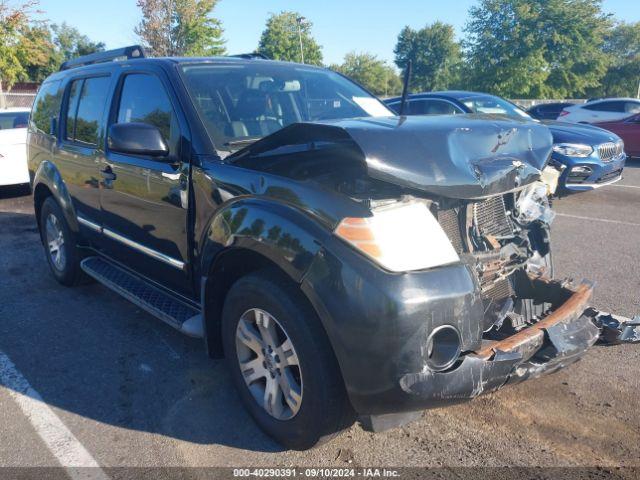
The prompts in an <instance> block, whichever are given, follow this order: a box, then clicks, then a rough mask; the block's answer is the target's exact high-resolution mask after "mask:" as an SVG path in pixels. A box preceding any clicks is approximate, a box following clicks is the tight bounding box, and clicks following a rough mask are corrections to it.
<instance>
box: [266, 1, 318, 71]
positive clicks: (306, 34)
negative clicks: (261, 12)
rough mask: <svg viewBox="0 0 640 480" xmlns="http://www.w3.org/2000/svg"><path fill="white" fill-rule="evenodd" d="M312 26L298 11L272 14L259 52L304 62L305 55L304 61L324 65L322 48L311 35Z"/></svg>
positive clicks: (286, 59) (290, 60)
mask: <svg viewBox="0 0 640 480" xmlns="http://www.w3.org/2000/svg"><path fill="white" fill-rule="evenodd" d="M312 26H313V24H312V23H311V22H308V21H306V19H304V18H303V17H302V16H301V15H300V14H299V13H298V12H281V13H279V14H271V16H270V17H269V19H268V20H267V26H266V28H265V29H264V31H263V32H262V36H261V37H260V44H259V46H258V52H260V53H262V54H264V55H266V56H267V57H269V58H272V59H274V60H285V61H289V62H302V60H303V59H302V57H303V56H304V63H308V64H311V65H322V48H321V47H320V45H318V43H317V42H316V41H315V40H314V38H313V37H312V36H311V27H312ZM301 41H302V51H301V50H300V42H301Z"/></svg>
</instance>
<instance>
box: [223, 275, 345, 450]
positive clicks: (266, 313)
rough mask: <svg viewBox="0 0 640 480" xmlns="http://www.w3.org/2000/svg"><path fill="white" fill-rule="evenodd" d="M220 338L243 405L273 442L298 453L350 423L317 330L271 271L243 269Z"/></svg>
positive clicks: (292, 291)
mask: <svg viewBox="0 0 640 480" xmlns="http://www.w3.org/2000/svg"><path fill="white" fill-rule="evenodd" d="M222 335H223V343H224V351H225V356H226V361H227V363H228V365H229V368H230V370H231V374H232V378H233V381H234V383H235V386H236V388H237V389H238V391H239V394H240V396H241V398H242V401H243V403H244V405H245V406H246V408H247V409H248V410H249V413H250V414H251V415H252V416H253V418H254V419H255V421H256V423H257V424H258V425H259V426H260V428H261V429H262V430H263V431H265V432H266V433H267V434H268V435H269V436H271V437H273V438H274V439H275V440H277V441H278V442H279V443H280V444H282V445H284V446H285V447H287V448H292V449H296V450H305V449H308V448H311V447H313V446H315V445H317V444H319V443H322V442H323V441H325V440H327V439H329V438H331V437H332V436H333V435H334V434H335V433H337V432H339V431H340V430H342V429H344V428H346V427H348V426H350V425H351V424H352V423H353V421H354V414H353V410H352V408H351V405H350V404H349V402H348V400H347V396H346V392H345V388H344V385H343V381H342V376H341V374H340V369H339V367H338V364H337V361H336V359H335V357H334V354H333V351H332V349H331V345H330V343H329V341H328V339H327V337H326V334H325V332H324V329H323V328H322V325H321V324H320V321H319V319H318V318H317V316H316V315H315V312H314V311H313V310H312V309H311V308H310V307H309V305H308V304H307V302H306V301H305V299H304V298H303V297H302V294H301V293H300V291H299V290H298V289H297V286H295V285H292V284H291V283H290V282H289V281H288V280H287V279H286V278H283V277H282V276H281V275H280V274H279V272H277V271H271V270H266V271H262V272H259V273H255V274H251V275H248V276H246V277H244V278H241V279H240V280H238V281H237V282H236V283H235V284H234V285H233V286H232V288H231V290H230V291H229V293H228V295H227V297H226V299H225V304H224V309H223V316H222Z"/></svg>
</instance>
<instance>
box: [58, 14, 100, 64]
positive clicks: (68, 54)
mask: <svg viewBox="0 0 640 480" xmlns="http://www.w3.org/2000/svg"><path fill="white" fill-rule="evenodd" d="M51 32H52V37H53V43H54V45H55V48H56V52H55V56H56V57H57V60H59V61H60V63H62V62H64V61H66V60H69V59H72V58H74V57H80V56H82V55H89V54H91V53H95V52H102V51H104V46H105V45H104V43H103V42H94V41H92V40H91V39H89V37H87V36H86V35H83V34H81V33H80V31H78V29H77V28H75V27H71V26H69V25H67V24H66V23H65V22H62V23H61V24H60V25H56V24H53V25H51Z"/></svg>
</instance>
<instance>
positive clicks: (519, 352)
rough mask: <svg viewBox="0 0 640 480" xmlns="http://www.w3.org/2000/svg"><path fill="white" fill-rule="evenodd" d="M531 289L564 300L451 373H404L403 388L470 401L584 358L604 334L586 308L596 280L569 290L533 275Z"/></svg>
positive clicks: (421, 394) (471, 355) (466, 358)
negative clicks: (537, 320) (532, 322)
mask: <svg viewBox="0 0 640 480" xmlns="http://www.w3.org/2000/svg"><path fill="white" fill-rule="evenodd" d="M533 288H534V289H537V290H539V291H540V292H545V291H546V292H549V293H551V295H553V296H555V297H556V298H558V297H565V298H566V301H564V302H563V303H562V304H561V305H559V306H558V307H557V308H556V309H555V310H554V311H553V312H552V313H550V314H549V315H548V316H547V317H546V318H545V319H543V320H541V321H539V322H538V323H536V324H534V325H532V326H530V327H528V328H526V329H524V330H521V331H519V332H518V333H516V334H514V335H512V336H510V337H507V338H505V339H503V340H500V341H496V342H492V343H489V344H488V345H485V346H484V347H483V348H481V349H480V350H478V351H475V352H472V353H469V354H468V355H465V356H464V357H463V359H462V361H461V362H460V364H459V365H458V367H457V368H455V369H453V370H451V371H449V372H442V373H438V372H421V373H416V374H408V375H404V376H403V377H402V378H401V379H400V385H401V387H402V390H403V391H405V392H407V393H409V394H411V395H417V396H419V397H420V398H422V399H423V400H425V401H426V400H427V399H434V400H442V399H451V400H468V399H472V398H474V397H477V396H478V395H480V394H482V393H485V392H490V391H493V390H496V389H498V388H500V387H502V386H504V385H506V384H512V383H518V382H521V381H523V380H527V379H529V378H535V377H538V376H540V375H543V374H545V373H551V372H555V371H557V370H559V369H561V368H563V367H566V366H567V365H570V364H572V363H574V362H575V361H577V360H578V359H580V357H582V355H584V354H585V352H586V351H587V349H588V348H589V347H591V346H592V345H593V344H594V343H596V341H597V340H598V339H599V337H600V334H601V329H600V328H599V327H598V326H597V324H596V323H597V321H598V320H597V318H598V314H597V312H595V311H594V310H593V309H589V308H588V302H589V301H590V300H591V297H592V294H593V287H592V285H591V284H589V283H586V282H584V283H582V284H580V285H579V286H578V287H577V288H576V289H570V288H569V287H567V286H563V285H562V284H560V283H559V282H552V281H545V280H541V279H534V280H533ZM553 290H555V291H553Z"/></svg>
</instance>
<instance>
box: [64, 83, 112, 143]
mask: <svg viewBox="0 0 640 480" xmlns="http://www.w3.org/2000/svg"><path fill="white" fill-rule="evenodd" d="M109 81H110V79H109V77H94V78H86V79H80V80H74V81H73V83H72V84H71V89H70V92H69V101H68V104H67V129H66V139H67V140H71V141H74V142H78V143H82V144H86V145H91V146H97V145H98V143H99V139H100V133H101V131H102V128H103V115H104V108H105V105H106V103H107V99H108V95H109Z"/></svg>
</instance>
